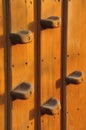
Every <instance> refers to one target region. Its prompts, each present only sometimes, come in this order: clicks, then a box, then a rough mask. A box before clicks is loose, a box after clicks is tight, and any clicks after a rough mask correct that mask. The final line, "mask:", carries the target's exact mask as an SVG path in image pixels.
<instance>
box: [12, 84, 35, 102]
mask: <svg viewBox="0 0 86 130" xmlns="http://www.w3.org/2000/svg"><path fill="white" fill-rule="evenodd" d="M10 94H11V96H12V97H13V98H14V99H28V98H29V97H30V96H31V95H32V94H33V87H32V85H31V84H28V83H21V84H19V85H18V86H17V87H15V89H14V90H12V91H11V93H10Z"/></svg>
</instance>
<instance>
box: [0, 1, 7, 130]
mask: <svg viewBox="0 0 86 130" xmlns="http://www.w3.org/2000/svg"><path fill="white" fill-rule="evenodd" d="M3 7H4V5H3V1H2V0H1V1H0V130H4V129H5V125H6V124H5V105H6V104H5V101H6V100H5V99H6V98H5V97H6V95H5V34H4V20H3V16H4V13H3Z"/></svg>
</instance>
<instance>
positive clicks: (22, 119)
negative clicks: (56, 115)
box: [10, 0, 36, 130]
mask: <svg viewBox="0 0 86 130" xmlns="http://www.w3.org/2000/svg"><path fill="white" fill-rule="evenodd" d="M10 6H11V33H17V32H19V31H21V30H30V31H31V32H32V42H30V43H25V44H19V43H17V44H16V45H12V44H11V57H10V59H11V71H12V90H13V89H14V88H16V86H17V85H19V84H21V83H22V82H26V83H30V84H31V85H32V87H33V88H34V35H35V34H34V32H35V28H34V0H12V1H10ZM34 89H35V88H34ZM11 116H12V124H11V127H12V130H28V129H30V130H34V129H35V128H36V126H35V93H34V94H32V95H31V96H30V97H29V99H27V100H21V99H16V100H14V101H13V100H12V115H11Z"/></svg>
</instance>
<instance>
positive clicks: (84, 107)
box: [66, 0, 86, 130]
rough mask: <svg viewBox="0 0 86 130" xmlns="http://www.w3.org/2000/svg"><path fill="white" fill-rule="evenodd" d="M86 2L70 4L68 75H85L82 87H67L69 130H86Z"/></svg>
mask: <svg viewBox="0 0 86 130" xmlns="http://www.w3.org/2000/svg"><path fill="white" fill-rule="evenodd" d="M85 8H86V1H85V0H83V1H81V0H80V1H78V0H75V1H74V0H72V1H69V4H68V42H67V44H68V45H67V56H68V57H67V74H69V73H71V72H73V71H75V70H79V71H81V72H83V73H84V81H83V83H81V84H80V85H72V84H70V85H68V86H67V96H66V99H67V130H76V129H78V130H82V129H85V122H86V118H85V115H86V100H85V98H86V80H85V78H86V67H85V66H86V49H85V48H86V38H85V37H86V36H85V32H86V17H85V16H86V10H85Z"/></svg>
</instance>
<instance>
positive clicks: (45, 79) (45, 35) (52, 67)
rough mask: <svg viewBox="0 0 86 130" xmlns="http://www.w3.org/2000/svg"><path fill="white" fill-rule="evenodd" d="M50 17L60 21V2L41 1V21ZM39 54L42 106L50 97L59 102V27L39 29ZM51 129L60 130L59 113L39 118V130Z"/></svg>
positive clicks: (53, 0) (52, 0)
mask: <svg viewBox="0 0 86 130" xmlns="http://www.w3.org/2000/svg"><path fill="white" fill-rule="evenodd" d="M52 16H55V17H59V19H61V1H59V0H57V1H55V0H51V1H50V0H42V1H41V19H47V18H48V17H52ZM60 22H61V21H60ZM60 24H61V23H60ZM40 53H41V54H40V69H41V70H40V78H41V79H40V87H41V99H40V100H41V105H43V104H44V103H45V102H46V101H47V100H49V99H50V98H52V97H53V98H55V99H56V100H57V101H60V87H61V84H60V83H61V82H60V78H61V77H60V76H61V74H60V69H61V25H60V26H59V27H57V28H46V29H44V28H41V40H40ZM52 129H54V130H57V129H58V130H60V112H59V111H58V114H56V115H52V116H50V115H47V114H45V115H42V116H41V130H52Z"/></svg>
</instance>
